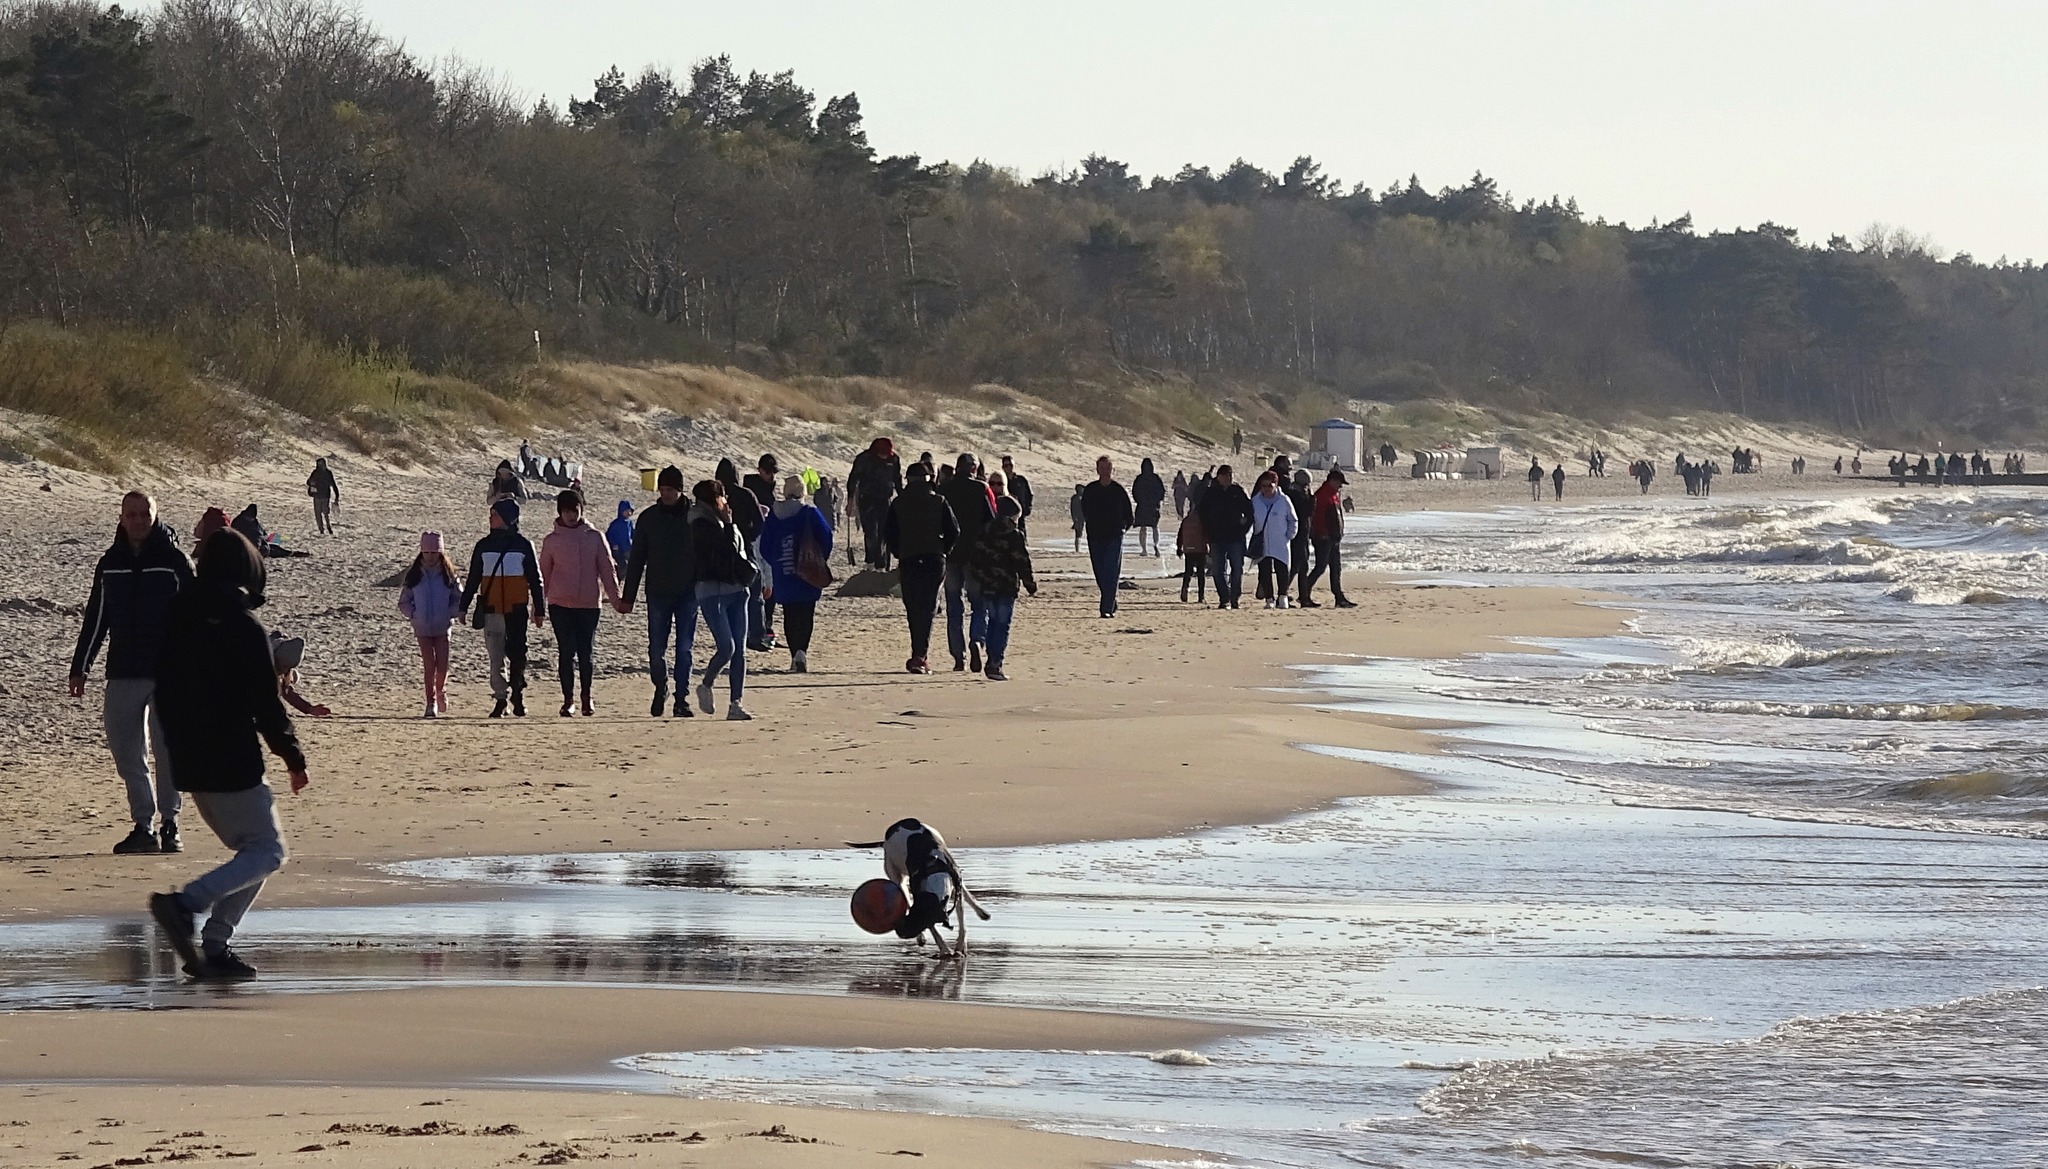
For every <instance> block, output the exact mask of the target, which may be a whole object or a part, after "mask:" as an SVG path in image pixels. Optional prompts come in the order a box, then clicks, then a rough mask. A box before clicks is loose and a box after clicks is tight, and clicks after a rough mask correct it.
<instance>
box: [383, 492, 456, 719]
mask: <svg viewBox="0 0 2048 1169" xmlns="http://www.w3.org/2000/svg"><path fill="white" fill-rule="evenodd" d="M398 611H399V612H401V613H403V614H405V618H406V620H408V621H410V622H412V632H413V636H414V637H416V638H418V639H419V643H420V667H421V671H422V673H423V675H424V677H425V685H426V691H427V710H426V713H425V714H423V715H421V716H420V717H422V718H434V717H435V716H437V715H443V714H447V713H448V631H449V629H451V628H453V627H454V625H455V618H456V616H457V615H458V614H459V613H461V612H462V581H461V579H460V578H459V577H457V576H456V573H455V562H454V561H452V560H450V559H448V553H446V552H444V551H442V550H441V533H439V532H421V533H420V554H419V555H418V556H415V557H413V561H412V566H411V567H410V568H407V569H406V570H405V580H404V586H403V587H402V588H400V589H399V590H398Z"/></svg>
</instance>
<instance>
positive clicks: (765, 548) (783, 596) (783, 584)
mask: <svg viewBox="0 0 2048 1169" xmlns="http://www.w3.org/2000/svg"><path fill="white" fill-rule="evenodd" d="M807 537H808V538H809V539H810V540H812V541H814V542H815V543H816V545H817V548H818V552H819V554H820V555H822V556H824V557H825V558H826V559H827V560H829V559H831V557H832V523H831V521H830V520H828V519H826V518H825V513H824V512H823V511H821V510H819V509H818V508H815V507H812V506H811V505H810V504H808V503H805V502H804V501H803V500H800V499H785V500H783V501H781V502H780V503H777V504H776V505H775V506H774V507H772V508H770V509H769V510H768V518H767V519H766V520H764V521H763V522H762V524H761V558H762V559H763V560H766V561H767V562H768V571H769V573H770V575H772V576H773V578H774V581H773V583H774V585H775V600H776V603H777V604H785V605H815V604H817V603H818V598H819V597H820V596H822V595H823V594H822V593H820V592H819V591H818V589H817V588H816V587H815V586H813V585H812V584H811V582H809V581H807V580H805V579H804V578H803V577H801V576H798V575H797V571H796V560H797V555H798V554H799V553H800V552H801V551H802V550H803V542H804V540H805V539H806V538H807Z"/></svg>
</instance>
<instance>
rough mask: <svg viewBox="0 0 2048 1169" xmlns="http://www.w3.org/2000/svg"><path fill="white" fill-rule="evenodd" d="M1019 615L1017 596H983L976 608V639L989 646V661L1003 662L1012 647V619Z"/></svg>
mask: <svg viewBox="0 0 2048 1169" xmlns="http://www.w3.org/2000/svg"><path fill="white" fill-rule="evenodd" d="M1016 615H1017V598H1015V597H983V598H981V602H980V603H979V604H978V605H976V606H975V608H974V628H975V630H976V632H975V635H974V639H975V640H976V641H979V642H982V643H983V644H985V645H987V646H988V662H989V664H990V665H992V666H1000V665H1002V664H1003V655H1004V653H1005V652H1007V651H1008V650H1009V648H1010V619H1011V618H1012V617H1015V616H1016Z"/></svg>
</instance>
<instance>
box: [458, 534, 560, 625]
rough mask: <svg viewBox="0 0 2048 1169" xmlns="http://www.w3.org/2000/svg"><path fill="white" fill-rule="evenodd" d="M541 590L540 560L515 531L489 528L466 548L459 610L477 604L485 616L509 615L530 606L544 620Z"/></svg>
mask: <svg viewBox="0 0 2048 1169" xmlns="http://www.w3.org/2000/svg"><path fill="white" fill-rule="evenodd" d="M541 588H542V586H541V577H540V558H539V557H537V556H535V555H534V554H533V543H532V541H530V540H528V539H527V538H526V537H525V536H522V535H520V534H519V529H518V528H511V527H506V528H493V529H492V530H491V533H490V534H489V535H487V536H485V537H484V538H483V539H481V540H478V541H477V542H476V547H474V548H472V549H470V553H469V573H468V576H467V582H466V583H465V584H464V585H463V586H462V611H463V612H465V613H467V612H469V606H470V604H471V602H479V603H481V604H482V605H483V611H484V612H486V613H502V614H508V615H509V614H514V613H518V612H519V611H520V610H522V609H524V608H526V606H527V605H529V604H530V605H532V606H533V608H534V611H535V612H536V613H538V614H540V615H541V616H543V617H544V616H546V615H547V601H546V600H545V599H544V596H545V595H544V594H543V592H542V591H541ZM479 594H481V598H479Z"/></svg>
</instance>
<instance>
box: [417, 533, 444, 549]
mask: <svg viewBox="0 0 2048 1169" xmlns="http://www.w3.org/2000/svg"><path fill="white" fill-rule="evenodd" d="M440 550H441V533H439V532H421V533H420V551H422V552H439V551H440Z"/></svg>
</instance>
